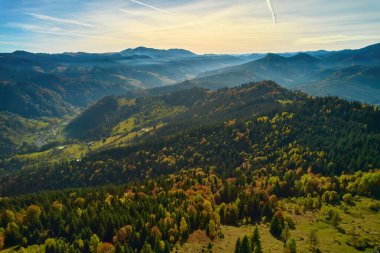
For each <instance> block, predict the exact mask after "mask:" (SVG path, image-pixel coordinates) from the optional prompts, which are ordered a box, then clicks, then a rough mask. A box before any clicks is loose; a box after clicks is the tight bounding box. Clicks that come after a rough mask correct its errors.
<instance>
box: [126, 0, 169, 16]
mask: <svg viewBox="0 0 380 253" xmlns="http://www.w3.org/2000/svg"><path fill="white" fill-rule="evenodd" d="M130 1H131V2H134V3H136V4H139V5H142V6H145V7H148V8H151V9H153V10H156V11H159V12H163V13H167V14H170V15H173V13H171V12H170V11H166V10H163V9H160V8H157V7H154V6H152V5H149V4H145V3H142V2H140V1H137V0H130Z"/></svg>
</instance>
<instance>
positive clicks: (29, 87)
mask: <svg viewBox="0 0 380 253" xmlns="http://www.w3.org/2000/svg"><path fill="white" fill-rule="evenodd" d="M0 59H1V60H0V100H1V101H2V103H1V105H0V111H9V112H11V113H16V114H20V115H22V116H23V117H28V118H30V117H40V116H49V117H51V116H54V117H62V116H64V115H65V114H67V113H70V112H72V109H73V108H72V107H78V106H79V107H85V106H87V105H89V104H91V103H93V102H95V101H97V100H98V99H101V98H102V97H104V96H108V95H122V94H124V93H126V92H127V91H130V90H134V89H138V88H151V87H157V86H165V85H169V84H174V83H176V82H181V81H183V80H186V79H189V78H192V77H195V76H196V75H197V74H199V73H201V72H204V71H207V70H213V69H218V68H221V67H225V66H231V65H236V64H240V63H243V62H245V61H244V60H243V59H240V58H237V57H234V56H218V55H215V56H211V55H210V56H202V55H200V56H198V55H195V54H194V53H192V52H190V51H186V50H182V49H170V50H158V49H151V48H144V47H139V48H136V49H128V50H125V51H123V52H119V53H106V54H90V53H80V52H79V53H63V54H41V53H38V54H34V53H29V52H25V51H15V52H13V53H3V54H0Z"/></svg>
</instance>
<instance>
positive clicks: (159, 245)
mask: <svg viewBox="0 0 380 253" xmlns="http://www.w3.org/2000/svg"><path fill="white" fill-rule="evenodd" d="M121 101H123V103H121ZM148 102H149V103H148ZM152 108H154V109H155V111H154V113H152V111H153V110H152ZM162 108H164V109H162ZM161 109H162V110H161ZM113 112H115V113H113ZM93 115H97V116H98V117H99V118H94V117H93ZM132 117H133V119H134V122H135V126H134V127H135V128H140V129H141V128H144V129H145V128H148V127H151V130H150V131H145V132H144V133H142V134H139V135H136V136H134V138H132V140H131V141H130V142H128V143H127V144H126V145H121V146H112V147H110V148H104V149H99V150H97V151H94V152H89V153H87V154H85V155H84V156H83V157H81V159H75V160H70V159H66V160H58V161H54V162H47V163H45V162H39V161H38V159H36V160H27V161H21V160H17V159H16V160H12V159H10V160H3V161H2V163H1V165H0V167H1V168H2V173H1V177H0V180H1V189H0V190H1V198H0V249H2V248H4V249H10V250H13V251H15V252H91V253H93V252H176V251H177V250H180V249H181V247H184V246H183V245H186V242H187V241H189V240H191V237H192V235H193V234H194V233H196V232H197V231H203V232H204V233H205V235H206V236H207V238H208V240H209V241H210V243H209V245H208V246H207V248H205V249H203V250H204V251H207V252H212V251H213V243H217V242H218V241H220V240H223V239H224V238H225V236H226V235H225V229H224V228H225V227H226V226H228V227H236V228H244V227H245V226H251V227H250V233H249V234H247V235H242V236H241V237H240V236H239V238H237V240H235V241H233V242H232V243H233V246H234V250H235V252H239V253H246V252H249V253H250V252H255V253H259V252H270V249H268V248H265V247H264V245H266V244H265V242H266V241H265V240H267V239H266V238H267V235H266V234H265V236H264V232H265V233H269V235H270V240H273V241H278V242H280V243H281V245H282V246H281V247H282V249H281V250H283V252H292V253H293V252H304V248H302V247H304V246H303V244H304V243H305V242H303V240H301V239H300V238H298V237H296V231H297V229H299V228H301V227H302V226H301V225H302V224H301V223H300V222H299V220H298V219H299V218H297V217H308V216H310V215H316V214H317V213H318V214H319V213H321V214H323V224H328V227H329V229H330V228H332V229H333V231H335V232H336V233H338V234H340V235H341V236H344V238H349V239H347V240H346V241H345V242H344V245H346V246H347V247H349V248H350V249H352V252H357V251H366V252H376V251H375V250H376V247H377V246H379V243H380V241H379V237H377V235H378V234H379V233H380V224H379V223H378V222H379V220H380V219H379V218H380V216H379V215H380V213H379V211H380V201H379V200H378V199H379V198H380V170H379V168H380V111H379V109H378V107H376V106H372V105H367V104H362V103H360V102H352V101H351V102H350V101H346V100H342V99H339V98H336V97H311V96H308V95H306V94H303V93H300V92H291V91H288V90H286V89H284V88H282V87H280V86H278V85H277V84H275V83H273V82H259V83H250V84H245V85H242V86H239V87H235V88H225V89H220V90H217V91H212V92H211V91H208V90H205V89H199V88H194V89H189V90H184V91H180V92H177V93H173V94H170V95H163V96H159V97H150V98H137V99H135V100H133V102H131V101H130V100H127V99H126V98H118V97H109V98H107V99H106V100H104V101H102V102H100V103H99V104H95V105H94V107H92V108H89V109H87V111H85V112H84V113H83V114H82V115H80V116H79V117H78V118H76V119H75V120H74V121H72V123H71V124H70V125H69V126H68V131H69V132H70V130H71V132H70V134H71V135H73V136H75V138H77V139H78V141H83V142H90V141H95V140H97V139H99V138H104V139H106V138H107V135H108V136H109V135H111V131H112V129H115V126H117V125H118V124H119V123H120V122H121V121H123V120H128V119H130V118H132ZM89 119H92V120H93V121H91V122H89ZM86 124H88V125H86ZM88 126H90V127H92V129H90V131H88V129H89V127H88ZM72 129H76V130H77V132H72ZM119 130H120V129H119ZM367 201H368V203H370V204H368V205H366V208H367V209H366V210H367V211H368V215H369V216H368V217H375V218H374V219H375V221H376V219H377V223H375V224H374V225H373V228H372V230H370V231H368V233H367V234H366V233H364V232H360V233H358V232H355V231H351V230H348V229H347V228H346V226H347V225H346V223H345V222H343V221H344V217H346V216H345V215H346V214H347V213H350V210H352V211H351V213H352V212H353V210H354V209H355V208H359V207H361V206H362V204H361V203H367ZM363 205H364V204H363ZM343 211H344V212H343ZM321 219H322V218H321ZM316 222H317V221H316ZM321 222H322V221H321ZM263 226H265V229H263ZM309 232H310V236H309V237H310V238H308V239H307V250H308V251H310V252H322V250H321V248H323V246H324V245H323V244H322V243H320V242H319V240H318V238H317V237H318V236H321V235H319V234H318V235H317V233H316V232H315V231H314V232H313V231H305V233H309ZM335 244H337V245H338V243H337V242H335ZM339 244H340V242H339ZM355 250H357V251H355ZM371 250H372V251H371ZM215 251H216V252H217V250H215ZM10 252H12V251H10ZM273 252H276V251H274V250H273ZM350 252H351V251H350Z"/></svg>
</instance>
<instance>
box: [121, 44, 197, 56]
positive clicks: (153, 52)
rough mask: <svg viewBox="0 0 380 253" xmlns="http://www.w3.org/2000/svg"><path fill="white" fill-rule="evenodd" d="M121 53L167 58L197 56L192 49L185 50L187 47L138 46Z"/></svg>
mask: <svg viewBox="0 0 380 253" xmlns="http://www.w3.org/2000/svg"><path fill="white" fill-rule="evenodd" d="M120 53H121V54H123V55H125V56H132V55H146V56H150V57H152V58H162V57H164V58H166V57H191V56H195V55H196V54H194V53H193V52H191V51H188V50H185V49H178V48H174V49H155V48H148V47H143V46H140V47H136V48H128V49H126V50H123V51H121V52H120Z"/></svg>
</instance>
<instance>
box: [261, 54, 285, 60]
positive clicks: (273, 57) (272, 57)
mask: <svg viewBox="0 0 380 253" xmlns="http://www.w3.org/2000/svg"><path fill="white" fill-rule="evenodd" d="M285 59H286V58H285V57H283V56H281V55H278V54H274V53H268V54H267V55H266V56H265V57H264V58H263V60H266V61H281V60H285Z"/></svg>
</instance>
